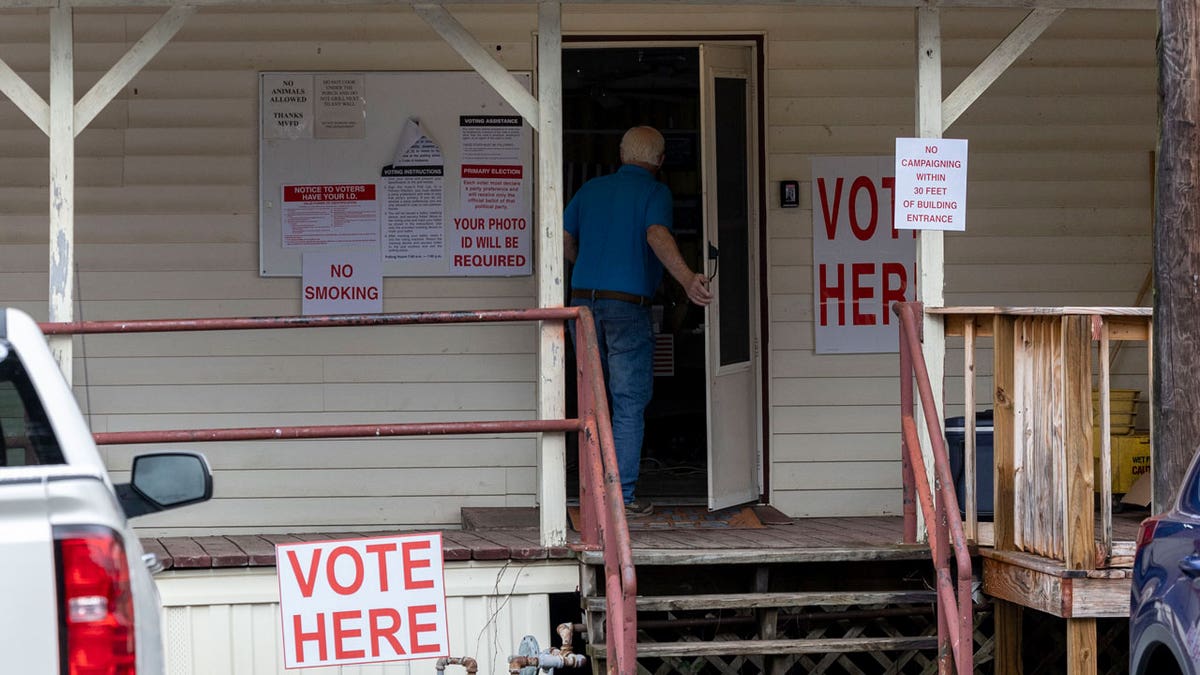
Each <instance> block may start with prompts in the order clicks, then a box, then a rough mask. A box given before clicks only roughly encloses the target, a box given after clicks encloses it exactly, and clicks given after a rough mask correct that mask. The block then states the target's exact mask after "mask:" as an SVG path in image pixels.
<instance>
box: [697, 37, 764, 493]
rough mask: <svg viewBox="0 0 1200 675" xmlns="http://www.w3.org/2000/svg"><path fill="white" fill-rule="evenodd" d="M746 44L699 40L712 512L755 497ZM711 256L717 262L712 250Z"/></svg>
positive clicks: (754, 259)
mask: <svg viewBox="0 0 1200 675" xmlns="http://www.w3.org/2000/svg"><path fill="white" fill-rule="evenodd" d="M753 55H754V52H753V50H752V48H750V47H735V46H713V45H701V47H700V78H701V83H700V110H701V126H702V129H703V145H702V160H703V174H704V236H705V239H706V240H707V242H708V252H709V255H708V256H707V257H708V258H709V260H707V263H706V265H707V269H708V274H709V275H710V276H711V275H714V274H715V277H714V278H713V282H712V290H713V294H714V296H715V299H714V300H713V303H712V304H711V305H710V306H709V307H708V309H707V313H706V317H705V326H706V330H707V338H708V339H707V340H706V341H705V358H706V364H705V368H706V375H707V384H708V387H707V403H708V508H710V509H720V508H724V507H726V506H733V505H735V504H744V503H746V502H750V501H755V500H757V499H758V496H759V494H760V478H759V475H760V464H761V462H760V457H761V445H762V444H761V437H762V434H761V429H760V426H761V425H760V420H761V419H762V417H761V415H760V414H759V406H760V399H761V397H760V391H761V389H760V386H759V382H760V379H759V377H760V376H759V371H760V368H759V344H758V316H759V311H758V226H757V223H758V192H757V190H758V187H757V186H758V180H757V165H756V158H757V156H758V152H757V147H756V143H757V138H756V131H757V127H756V124H755V120H757V114H756V110H755V102H756V100H757V94H756V93H755V91H756V83H755V81H754V73H755V69H754V61H753ZM714 252H715V256H716V257H715V259H713V254H714Z"/></svg>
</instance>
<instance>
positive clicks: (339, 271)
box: [329, 265, 354, 279]
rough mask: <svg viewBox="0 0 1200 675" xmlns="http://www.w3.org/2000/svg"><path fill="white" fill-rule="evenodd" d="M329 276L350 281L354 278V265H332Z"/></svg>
mask: <svg viewBox="0 0 1200 675" xmlns="http://www.w3.org/2000/svg"><path fill="white" fill-rule="evenodd" d="M329 276H330V277H341V278H343V279H348V278H350V277H352V276H354V265H330V266H329Z"/></svg>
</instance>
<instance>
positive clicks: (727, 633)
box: [638, 607, 994, 675]
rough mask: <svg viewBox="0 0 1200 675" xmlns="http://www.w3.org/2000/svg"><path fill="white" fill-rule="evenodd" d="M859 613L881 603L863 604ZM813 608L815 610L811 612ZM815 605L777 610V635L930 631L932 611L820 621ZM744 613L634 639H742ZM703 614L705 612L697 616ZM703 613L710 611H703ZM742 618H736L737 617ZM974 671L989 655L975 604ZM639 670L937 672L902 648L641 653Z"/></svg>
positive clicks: (983, 619) (747, 630) (984, 613)
mask: <svg viewBox="0 0 1200 675" xmlns="http://www.w3.org/2000/svg"><path fill="white" fill-rule="evenodd" d="M860 609H862V610H864V613H866V612H869V611H870V610H879V609H883V608H881V607H863V608H860ZM814 610H815V611H814ZM819 611H820V610H819V609H818V608H805V609H804V610H803V611H802V612H799V613H796V612H786V611H785V612H781V614H780V624H779V626H780V634H779V636H778V637H780V638H809V639H830V638H855V637H913V636H933V635H936V631H937V623H936V619H935V617H934V615H933V614H932V613H913V614H906V615H899V616H888V617H869V616H867V617H864V618H857V619H837V618H835V619H832V620H822V618H821V617H820V615H819ZM745 615H746V613H744V612H743V613H738V614H736V615H730V616H725V617H723V618H726V619H729V620H730V621H729V623H728V624H726V625H724V626H723V627H720V628H717V629H715V630H713V629H708V630H704V629H701V628H696V627H682V628H679V629H677V630H674V631H672V630H668V629H662V628H659V629H656V630H651V631H642V634H641V635H639V642H651V641H655V640H658V641H663V642H676V641H683V642H706V641H721V640H748V639H753V638H755V637H757V635H756V633H757V629H756V627H755V624H754V623H753V622H747V621H744V618H745ZM700 616H705V615H700ZM706 616H707V618H714V617H715V614H713V613H711V612H710V613H708V614H707V615H706ZM667 618H670V619H672V620H681V622H683V621H686V620H689V619H696V618H698V616H697V614H695V613H684V612H680V613H670V614H668V616H667ZM738 618H742V619H743V620H742V621H738ZM974 640H975V670H976V673H978V674H980V675H983V674H984V673H990V672H991V663H992V660H993V655H994V632H993V629H992V620H991V611H990V608H977V609H976V613H975V630H974ZM638 672H639V673H640V674H641V675H670V674H673V673H687V674H689V675H735V674H736V675H760V674H761V675H781V674H784V673H786V674H788V675H802V674H804V675H808V674H811V675H876V674H888V675H918V674H921V675H924V674H930V675H932V674H934V673H936V672H937V659H936V654H935V652H934V651H933V650H929V651H905V652H854V653H832V654H781V655H775V656H771V657H768V658H765V657H763V656H724V657H722V656H690V657H686V658H674V657H664V658H642V659H639V662H638Z"/></svg>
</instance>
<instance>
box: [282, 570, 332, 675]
mask: <svg viewBox="0 0 1200 675" xmlns="http://www.w3.org/2000/svg"><path fill="white" fill-rule="evenodd" d="M289 553H290V551H289ZM305 597H307V596H305ZM300 624H301V622H300V615H299V614H293V615H292V633H293V634H295V636H296V640H295V642H296V663H304V643H305V642H308V641H310V640H315V641H316V643H317V654H318V656H317V658H318V660H320V661H325V660H326V659H328V658H329V652H328V651H327V650H326V648H325V613H324V612H319V613H318V614H317V629H316V630H315V631H313V632H312V633H305V632H304V629H303V628H302V626H301V625H300Z"/></svg>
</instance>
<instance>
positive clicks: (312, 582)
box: [287, 548, 321, 598]
mask: <svg viewBox="0 0 1200 675" xmlns="http://www.w3.org/2000/svg"><path fill="white" fill-rule="evenodd" d="M287 558H288V562H289V563H291V566H292V574H293V575H294V576H295V577H296V583H297V584H299V585H300V594H301V595H303V596H304V597H306V598H311V597H312V594H313V587H314V586H316V584H317V567H318V566H319V565H320V564H321V549H319V548H316V549H313V552H312V560H311V561H309V565H308V574H301V572H300V561H299V560H297V559H296V550H295V549H288V552H287Z"/></svg>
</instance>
